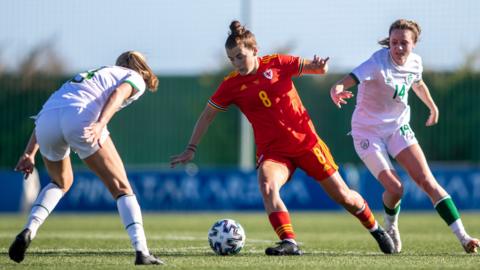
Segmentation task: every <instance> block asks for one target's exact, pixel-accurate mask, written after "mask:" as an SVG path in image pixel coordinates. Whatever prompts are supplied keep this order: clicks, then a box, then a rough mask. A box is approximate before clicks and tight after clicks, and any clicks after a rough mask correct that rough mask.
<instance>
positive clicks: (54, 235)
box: [0, 232, 301, 244]
mask: <svg viewBox="0 0 480 270" xmlns="http://www.w3.org/2000/svg"><path fill="white" fill-rule="evenodd" d="M14 237H15V235H14V234H9V233H5V232H2V233H0V239H1V238H5V239H13V238H14ZM38 237H39V238H40V239H49V238H50V239H101V240H119V239H125V240H128V239H129V238H128V235H127V233H126V232H125V233H78V232H75V233H69V232H61V233H59V232H46V233H42V232H40V233H39V235H38ZM207 239H208V238H207V235H206V234H205V237H198V236H191V235H159V234H150V235H149V234H148V233H147V240H169V241H208V240H207ZM246 241H247V242H249V243H273V242H275V240H274V239H272V240H266V239H251V238H248V237H247V240H246ZM300 244H301V243H300Z"/></svg>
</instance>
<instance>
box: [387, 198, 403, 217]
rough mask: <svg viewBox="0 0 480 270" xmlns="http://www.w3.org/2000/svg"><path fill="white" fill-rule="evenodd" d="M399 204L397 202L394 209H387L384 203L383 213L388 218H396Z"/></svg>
mask: <svg viewBox="0 0 480 270" xmlns="http://www.w3.org/2000/svg"><path fill="white" fill-rule="evenodd" d="M400 202H401V201H399V202H398V204H397V206H395V208H393V209H391V208H389V207H387V206H386V205H385V203H383V209H385V213H387V215H389V216H396V215H398V213H400Z"/></svg>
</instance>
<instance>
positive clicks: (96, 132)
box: [82, 122, 105, 147]
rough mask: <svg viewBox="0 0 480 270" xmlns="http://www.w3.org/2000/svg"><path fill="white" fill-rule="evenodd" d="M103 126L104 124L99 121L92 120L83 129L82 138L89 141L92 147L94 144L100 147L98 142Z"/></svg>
mask: <svg viewBox="0 0 480 270" xmlns="http://www.w3.org/2000/svg"><path fill="white" fill-rule="evenodd" d="M104 128H105V125H104V124H102V123H100V122H93V123H91V124H90V125H89V126H88V127H86V128H84V129H83V136H82V138H83V139H85V141H86V142H87V143H91V145H92V147H93V146H95V144H98V146H100V147H102V145H101V144H100V137H101V136H102V130H103V129H104Z"/></svg>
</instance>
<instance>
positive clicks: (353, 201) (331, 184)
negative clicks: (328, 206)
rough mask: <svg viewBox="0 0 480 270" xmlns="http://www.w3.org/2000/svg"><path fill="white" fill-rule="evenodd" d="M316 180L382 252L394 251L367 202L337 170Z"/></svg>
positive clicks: (391, 242) (389, 238)
mask: <svg viewBox="0 0 480 270" xmlns="http://www.w3.org/2000/svg"><path fill="white" fill-rule="evenodd" d="M318 182H319V183H320V185H321V186H322V188H323V189H324V190H325V192H326V193H327V194H328V195H329V196H330V197H331V198H332V199H333V200H334V201H335V202H337V203H339V204H340V205H342V206H343V207H344V208H345V209H346V210H347V211H348V212H350V213H351V214H352V215H354V216H355V217H356V218H357V219H358V220H359V221H360V222H361V223H362V225H363V226H364V227H365V228H366V229H367V230H368V231H369V232H370V234H371V235H372V236H373V237H374V238H375V240H376V241H377V243H378V245H379V247H380V250H381V251H382V252H383V253H385V254H391V253H394V252H395V246H394V243H393V241H392V239H391V237H390V236H389V235H388V234H387V233H386V232H385V231H384V230H383V228H382V227H381V226H380V225H379V224H378V222H377V220H376V219H375V216H374V215H373V213H372V211H371V210H370V207H369V206H368V204H367V202H366V201H365V200H364V199H363V197H362V196H361V195H360V194H358V193H357V192H356V191H354V190H351V189H349V188H348V186H347V185H346V184H345V182H344V181H343V179H342V177H341V176H340V174H339V173H338V172H336V173H334V174H333V175H331V176H329V177H327V178H324V179H321V180H319V181H318Z"/></svg>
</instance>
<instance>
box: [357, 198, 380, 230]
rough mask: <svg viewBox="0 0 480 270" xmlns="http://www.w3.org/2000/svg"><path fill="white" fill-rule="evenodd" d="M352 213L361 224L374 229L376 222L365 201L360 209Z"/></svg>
mask: <svg viewBox="0 0 480 270" xmlns="http://www.w3.org/2000/svg"><path fill="white" fill-rule="evenodd" d="M353 215H354V216H356V217H357V218H358V219H359V220H360V222H361V223H362V224H363V226H364V227H365V228H367V229H368V230H372V229H374V227H375V225H376V224H377V221H376V220H375V217H374V216H373V214H372V211H370V207H368V204H367V202H366V201H365V204H364V205H363V207H362V209H360V210H358V211H357V212H355V213H354V214H353Z"/></svg>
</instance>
